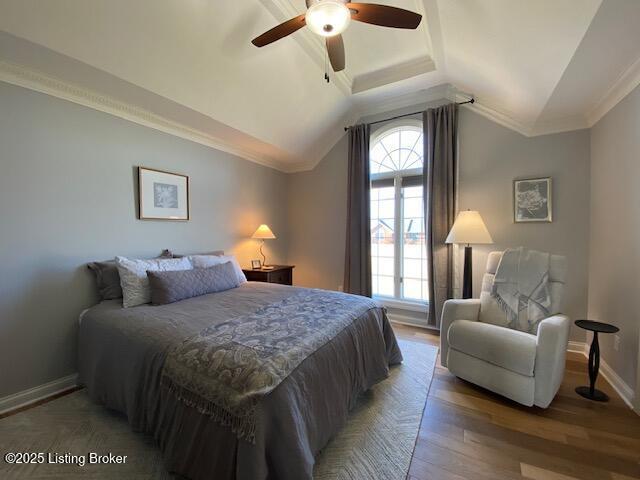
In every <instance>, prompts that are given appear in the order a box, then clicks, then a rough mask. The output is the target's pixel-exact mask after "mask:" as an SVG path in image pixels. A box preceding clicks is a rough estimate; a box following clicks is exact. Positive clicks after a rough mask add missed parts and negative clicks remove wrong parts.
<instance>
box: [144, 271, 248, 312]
mask: <svg viewBox="0 0 640 480" xmlns="http://www.w3.org/2000/svg"><path fill="white" fill-rule="evenodd" d="M147 277H148V278H149V286H150V287H151V303H152V304H153V305H166V304H167V303H173V302H177V301H179V300H184V299H186V298H192V297H198V296H200V295H206V294H208V293H216V292H223V291H225V290H230V289H232V288H236V287H237V286H239V285H240V283H239V282H238V277H237V275H236V272H235V270H234V268H233V265H232V263H231V262H226V263H222V264H220V265H214V266H213V267H208V268H194V269H193V270H176V271H172V272H154V271H148V272H147Z"/></svg>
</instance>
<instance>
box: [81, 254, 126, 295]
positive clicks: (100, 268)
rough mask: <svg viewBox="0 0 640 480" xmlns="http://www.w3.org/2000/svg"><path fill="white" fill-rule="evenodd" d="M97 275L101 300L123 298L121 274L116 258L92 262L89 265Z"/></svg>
mask: <svg viewBox="0 0 640 480" xmlns="http://www.w3.org/2000/svg"><path fill="white" fill-rule="evenodd" d="M87 266H88V267H89V270H91V271H92V272H93V274H94V275H95V277H96V286H97V287H98V295H100V300H113V299H116V298H122V287H121V286H120V274H119V273H118V266H117V265H116V262H115V260H109V261H106V262H91V263H89V264H88V265H87Z"/></svg>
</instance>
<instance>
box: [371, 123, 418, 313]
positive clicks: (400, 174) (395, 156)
mask: <svg viewBox="0 0 640 480" xmlns="http://www.w3.org/2000/svg"><path fill="white" fill-rule="evenodd" d="M405 122H406V121H405ZM422 148H423V145H422V126H421V124H420V123H419V122H415V123H402V124H400V125H396V126H392V127H390V128H387V129H384V130H382V131H381V132H379V133H378V134H377V135H375V136H374V137H373V138H372V142H371V152H370V153H371V160H370V162H371V164H370V167H371V267H372V281H373V294H374V295H375V296H378V297H385V298H389V299H396V300H401V301H408V302H420V303H426V302H427V301H428V293H429V290H428V286H427V260H426V247H425V235H424V205H423V199H422V194H423V192H422V167H423V155H422ZM396 232H401V233H400V234H399V235H397V234H396Z"/></svg>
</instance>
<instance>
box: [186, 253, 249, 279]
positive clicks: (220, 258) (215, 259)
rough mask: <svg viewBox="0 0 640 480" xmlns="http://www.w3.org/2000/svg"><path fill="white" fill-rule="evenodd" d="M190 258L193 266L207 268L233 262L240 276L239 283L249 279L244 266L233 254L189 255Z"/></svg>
mask: <svg viewBox="0 0 640 480" xmlns="http://www.w3.org/2000/svg"><path fill="white" fill-rule="evenodd" d="M188 258H189V260H191V263H192V264H193V268H207V267H213V266H214V265H220V264H222V263H227V262H231V264H232V265H233V269H234V270H235V272H236V275H237V277H238V283H245V282H246V281H247V277H245V275H244V272H243V271H242V268H240V264H239V263H238V261H237V260H236V257H234V256H233V255H189V257H188Z"/></svg>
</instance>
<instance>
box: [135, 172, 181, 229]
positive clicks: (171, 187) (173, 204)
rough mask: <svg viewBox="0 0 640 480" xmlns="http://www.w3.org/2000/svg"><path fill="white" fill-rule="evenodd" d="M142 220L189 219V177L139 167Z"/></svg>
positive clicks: (139, 201)
mask: <svg viewBox="0 0 640 480" xmlns="http://www.w3.org/2000/svg"><path fill="white" fill-rule="evenodd" d="M138 188H139V196H138V203H139V205H138V207H139V210H138V212H139V216H140V219H141V220H189V177H187V176H186V175H180V174H178V173H171V172H164V171H162V170H154V169H152V168H146V167H138Z"/></svg>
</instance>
